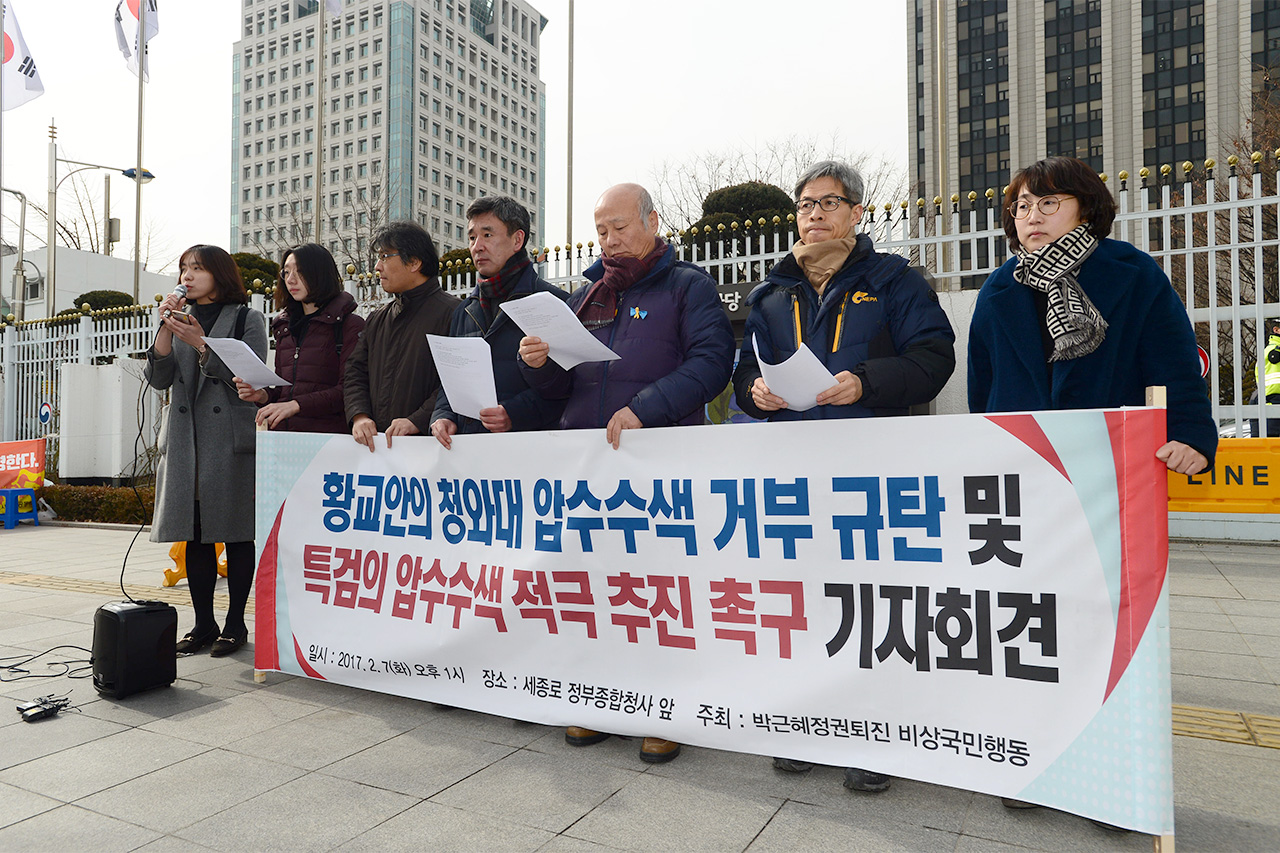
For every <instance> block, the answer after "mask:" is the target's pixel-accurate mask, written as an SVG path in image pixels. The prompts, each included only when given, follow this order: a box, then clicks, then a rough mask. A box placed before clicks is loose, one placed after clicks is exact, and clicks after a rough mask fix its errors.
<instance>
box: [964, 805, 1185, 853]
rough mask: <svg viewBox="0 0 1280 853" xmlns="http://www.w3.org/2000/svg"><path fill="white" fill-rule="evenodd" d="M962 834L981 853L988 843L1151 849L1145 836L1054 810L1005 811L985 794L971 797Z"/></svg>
mask: <svg viewBox="0 0 1280 853" xmlns="http://www.w3.org/2000/svg"><path fill="white" fill-rule="evenodd" d="M1174 820H1175V822H1176V820H1177V816H1176V815H1175V816H1174ZM964 834H965V836H966V837H968V838H971V839H973V841H970V842H969V845H968V848H967V849H970V850H982V849H984V848H983V846H982V845H983V843H985V842H988V841H993V842H999V843H1002V844H1007V845H1013V846H1015V847H1025V848H1030V849H1032V850H1045V851H1053V852H1054V853H1101V851H1133V853H1139V851H1141V853H1149V851H1150V850H1151V836H1149V835H1142V834H1141V833H1137V832H1124V833H1118V832H1109V831H1107V830H1105V829H1099V828H1098V827H1096V826H1094V825H1093V824H1092V823H1090V822H1089V821H1088V820H1086V819H1084V818H1082V817H1078V816H1077V815H1072V814H1067V813H1066V812H1060V811H1057V810H1055V809H1007V808H1005V807H1004V806H1002V805H1000V798H999V797H989V796H986V795H985V794H975V795H974V800H973V806H972V808H970V810H969V813H968V815H966V816H965V821H964Z"/></svg>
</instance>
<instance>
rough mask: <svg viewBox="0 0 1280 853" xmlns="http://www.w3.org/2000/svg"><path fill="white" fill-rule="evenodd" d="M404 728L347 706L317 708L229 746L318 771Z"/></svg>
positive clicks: (247, 753) (400, 732)
mask: <svg viewBox="0 0 1280 853" xmlns="http://www.w3.org/2000/svg"><path fill="white" fill-rule="evenodd" d="M404 731H405V729H404V728H403V727H402V726H398V725H394V724H393V723H390V722H388V721H386V720H381V719H378V718H377V717H369V716H366V715H364V714H357V713H355V712H354V711H348V710H346V709H344V708H315V710H314V711H313V712H312V713H310V714H307V715H306V716H305V717H299V718H298V719H296V720H291V721H289V722H287V723H284V724H282V725H279V726H276V727H274V728H271V729H267V730H266V731H264V732H259V733H258V734H256V735H251V736H250V737H247V738H244V739H242V740H238V741H235V742H233V743H229V744H227V747H226V748H227V749H234V750H235V751H236V752H243V753H244V754H245V755H253V756H256V757H258V758H265V759H267V760H268V761H277V762H280V763H281V764H288V765H290V766H292V767H300V768H302V769H304V770H318V769H319V768H321V767H325V766H327V765H330V764H333V763H334V762H335V761H340V760H342V759H343V758H346V757H347V756H349V755H354V754H355V753H357V752H360V751H361V750H364V749H367V748H369V747H371V746H373V745H374V744H377V743H381V742H383V741H385V740H388V739H390V738H393V737H395V736H396V735H399V734H402V733H403V732H404Z"/></svg>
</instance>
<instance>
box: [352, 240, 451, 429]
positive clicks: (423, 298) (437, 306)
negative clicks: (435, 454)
mask: <svg viewBox="0 0 1280 853" xmlns="http://www.w3.org/2000/svg"><path fill="white" fill-rule="evenodd" d="M373 251H374V254H375V256H376V257H377V259H378V262H377V264H376V265H375V267H374V269H376V270H377V271H378V274H379V276H380V277H381V284H382V289H383V290H385V291H386V292H387V293H390V294H392V295H393V296H394V297H395V299H394V300H392V301H391V302H389V303H387V304H386V305H383V306H382V307H381V308H379V309H378V310H377V311H375V312H373V314H371V315H370V316H369V320H368V322H367V323H366V324H365V327H364V336H363V337H362V338H360V343H359V345H358V346H357V347H356V351H355V352H353V353H352V354H351V357H350V358H349V359H347V370H346V373H345V374H344V376H343V383H342V385H343V397H344V400H345V403H346V408H347V419H348V420H349V421H350V422H351V435H352V437H353V438H355V440H356V442H357V443H359V444H363V445H364V446H365V447H367V448H369V452H370V453H372V452H373V449H374V438H375V436H377V434H378V433H379V432H384V433H386V436H387V447H390V446H391V439H392V437H393V436H397V435H418V434H420V433H425V432H426V431H427V429H428V428H429V427H430V425H431V412H432V411H433V410H434V409H435V405H436V393H437V392H438V391H439V390H440V374H439V373H438V372H437V371H436V363H435V361H434V360H433V359H432V358H431V348H430V346H428V344H427V338H426V336H427V335H429V334H430V335H444V334H448V330H449V318H450V317H452V316H453V309H454V308H455V307H457V305H458V300H457V298H456V297H453V296H450V295H449V294H447V293H445V292H444V291H443V290H442V289H441V288H440V279H439V278H438V277H437V275H438V273H439V272H440V256H439V255H438V254H437V253H436V246H435V243H433V242H432V241H431V235H430V234H428V233H427V232H426V231H425V230H423V229H422V228H421V227H419V226H418V225H417V224H415V223H413V222H393V223H391V224H390V225H388V226H387V227H385V228H383V229H382V230H381V231H379V232H378V235H377V236H376V237H375V238H374V240H373Z"/></svg>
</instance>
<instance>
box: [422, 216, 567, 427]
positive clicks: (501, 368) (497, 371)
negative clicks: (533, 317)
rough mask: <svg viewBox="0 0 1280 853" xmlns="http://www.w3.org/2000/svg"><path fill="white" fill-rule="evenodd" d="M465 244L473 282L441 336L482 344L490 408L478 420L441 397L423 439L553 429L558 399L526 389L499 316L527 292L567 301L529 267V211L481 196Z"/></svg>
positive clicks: (515, 335)
mask: <svg viewBox="0 0 1280 853" xmlns="http://www.w3.org/2000/svg"><path fill="white" fill-rule="evenodd" d="M467 239H468V242H469V243H470V245H471V260H472V262H473V263H474V264H475V265H476V272H478V273H479V274H480V283H479V284H478V285H477V286H476V288H475V290H473V291H472V292H471V295H470V296H468V297H467V298H466V299H465V300H463V302H462V304H461V305H459V306H458V307H457V309H455V310H454V312H453V321H452V322H451V323H450V324H449V335H450V336H451V337H455V338H463V337H483V338H484V339H485V340H486V341H488V342H489V349H490V353H491V355H492V359H493V382H494V386H495V390H496V391H497V393H498V405H496V406H494V407H493V408H489V409H481V410H480V419H479V420H476V419H474V418H468V417H465V416H463V415H459V414H457V413H456V412H454V411H453V409H452V408H451V407H450V405H449V398H448V396H447V395H446V394H445V392H444V391H443V390H441V391H440V395H439V397H438V398H437V399H436V408H435V412H434V413H433V414H432V417H431V434H432V435H434V436H435V437H436V439H437V440H438V441H439V442H440V443H441V444H442V445H444V446H445V448H446V449H448V448H451V447H452V446H453V436H454V435H455V434H456V433H463V434H467V433H480V432H485V431H488V432H508V431H511V430H517V431H521V430H535V429H554V428H555V426H556V424H557V423H558V422H559V420H560V413H561V412H562V411H563V410H564V401H563V400H544V399H543V398H542V396H541V395H540V394H538V392H537V391H535V390H533V389H531V388H530V387H529V383H528V382H526V381H525V379H524V376H523V374H522V373H521V372H520V366H519V364H518V362H517V361H516V351H517V350H518V349H519V348H520V338H521V337H523V335H524V332H522V331H521V330H520V327H519V326H517V325H516V324H515V323H513V322H512V321H511V320H510V318H508V317H507V315H506V313H505V312H503V311H502V306H503V304H504V303H506V302H508V301H509V300H512V299H520V298H523V297H525V296H528V295H530V294H533V293H541V292H546V293H554V294H555V295H556V296H557V297H559V298H560V299H565V298H567V297H568V294H567V293H565V292H564V291H563V290H561V289H560V288H558V287H554V286H552V285H550V284H547V282H545V281H543V280H542V278H541V277H540V276H539V275H538V271H537V270H536V269H535V268H534V266H533V264H532V263H531V262H530V260H529V252H528V250H527V249H526V248H525V244H526V243H527V241H528V239H529V211H528V210H526V209H525V207H524V205H522V204H520V203H519V202H518V201H516V200H515V199H513V198H510V197H508V196H482V197H480V198H478V199H476V200H475V201H473V202H472V203H471V206H470V207H469V208H467Z"/></svg>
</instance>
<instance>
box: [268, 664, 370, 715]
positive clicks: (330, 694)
mask: <svg viewBox="0 0 1280 853" xmlns="http://www.w3.org/2000/svg"><path fill="white" fill-rule="evenodd" d="M266 677H267V680H266V682H265V683H264V684H263V685H261V689H262V690H265V691H267V692H269V693H270V694H271V695H272V696H279V697H280V698H282V699H292V700H293V701H294V702H309V703H311V704H313V705H323V706H333V705H338V704H342V703H344V702H349V701H351V700H352V699H353V698H355V694H358V693H361V692H364V691H361V690H359V688H356V687H347V686H346V685H343V684H334V683H333V682H331V681H322V680H320V679H317V678H301V677H299V676H295V675H287V674H285V673H283V672H268V673H266ZM352 710H354V709H352Z"/></svg>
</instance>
